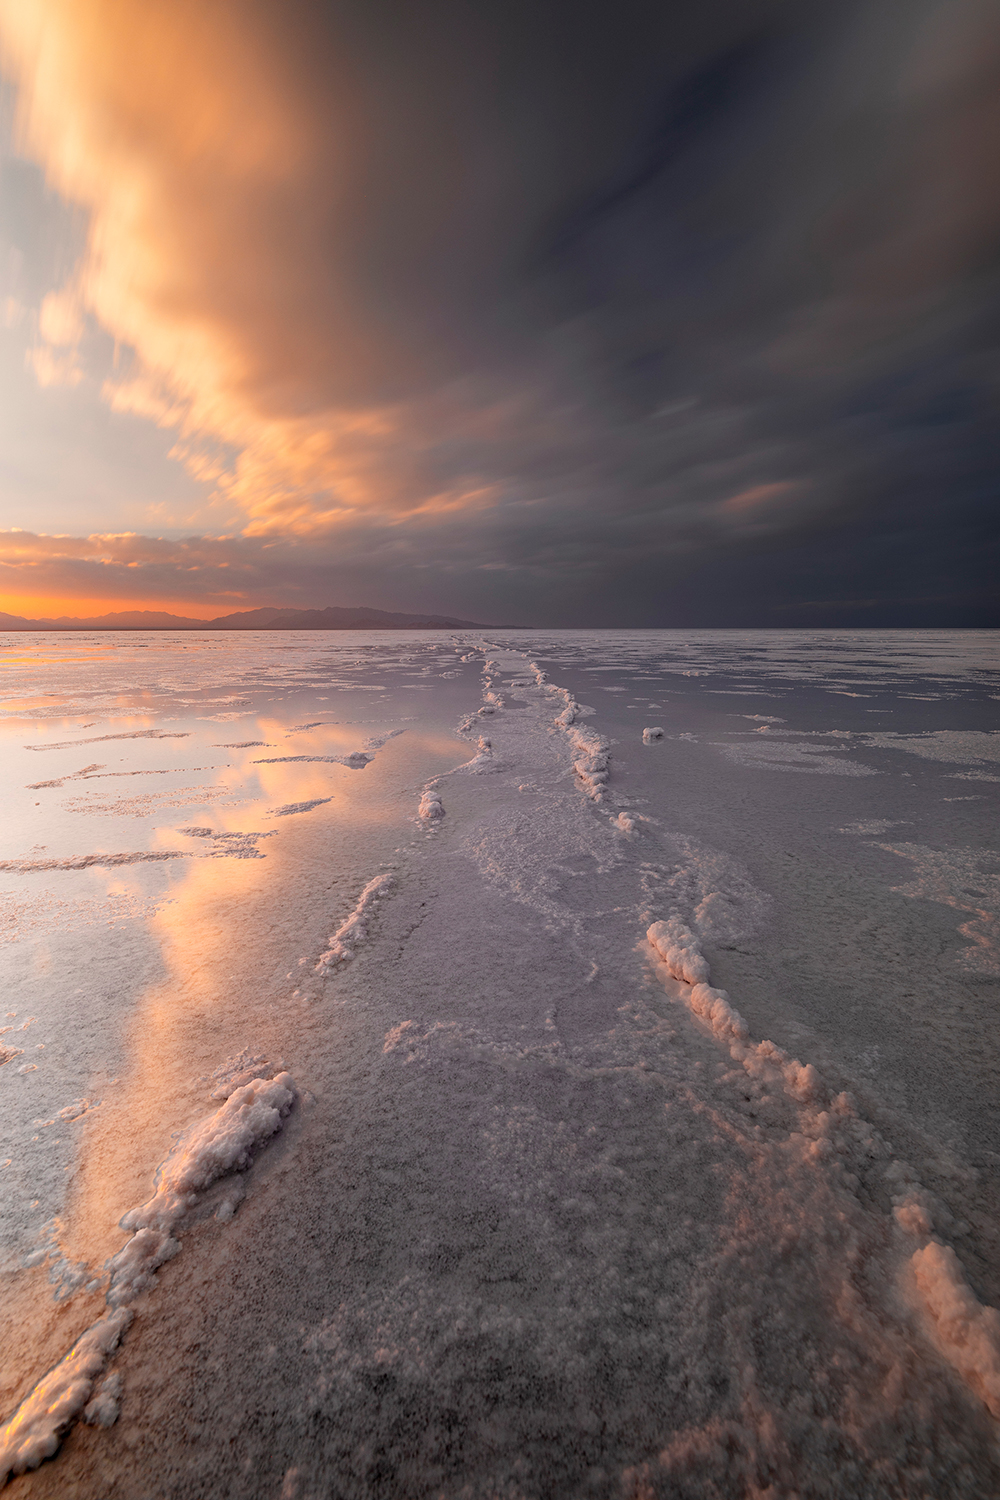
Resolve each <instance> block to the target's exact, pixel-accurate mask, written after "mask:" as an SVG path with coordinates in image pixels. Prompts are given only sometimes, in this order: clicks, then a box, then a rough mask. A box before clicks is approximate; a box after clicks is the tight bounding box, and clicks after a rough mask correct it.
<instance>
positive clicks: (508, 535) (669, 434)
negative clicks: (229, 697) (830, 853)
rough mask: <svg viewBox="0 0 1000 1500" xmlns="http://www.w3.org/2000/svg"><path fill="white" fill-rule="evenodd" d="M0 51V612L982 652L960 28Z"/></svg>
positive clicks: (68, 22)
mask: <svg viewBox="0 0 1000 1500" xmlns="http://www.w3.org/2000/svg"><path fill="white" fill-rule="evenodd" d="M29 10H30V11H31V15H30V16H29V15H28V11H29ZM0 38H2V48H3V52H2V56H3V64H4V68H5V71H6V74H7V77H8V80H9V82H8V85H7V88H8V93H7V95H6V96H5V97H6V103H7V111H6V117H5V118H6V122H7V123H6V126H5V129H6V137H7V139H6V145H5V147H4V153H3V159H2V162H0V167H2V176H0V265H2V267H4V268H5V269H3V270H2V275H3V277H5V278H6V281H5V284H0V298H6V303H5V304H4V305H5V306H6V308H7V312H6V315H5V323H6V326H5V329H4V331H3V338H4V339H5V340H6V341H7V342H6V346H5V347H4V348H3V350H2V351H0V352H2V361H0V366H2V367H0V396H2V395H3V393H4V392H6V400H7V407H8V413H9V415H8V419H7V420H6V422H4V421H3V420H0V485H2V488H0V524H3V525H4V526H6V527H8V528H9V529H8V530H7V531H6V532H4V534H3V535H2V536H0V608H5V609H10V610H13V611H14V612H18V613H27V614H31V613H32V612H33V611H32V609H31V607H30V604H31V601H32V600H37V601H44V606H45V607H44V608H42V607H39V608H37V609H36V610H35V611H34V612H35V613H38V614H42V613H54V612H56V611H55V609H54V608H52V607H51V606H52V604H53V602H54V601H58V603H59V612H68V613H84V612H94V611H93V609H92V608H89V607H88V609H86V610H85V609H84V608H83V607H77V606H78V605H81V604H83V603H86V604H87V605H88V606H93V605H96V604H100V605H101V607H104V608H116V607H119V608H120V607H126V606H132V605H135V604H139V605H145V606H146V607H153V608H161V607H168V608H169V607H173V608H177V609H179V610H181V612H185V613H192V612H194V613H201V614H204V615H205V616H208V615H213V614H219V613H223V612H226V611H229V610H232V609H237V608H240V607H247V608H250V607H254V606H256V605H259V604H273V603H282V604H288V605H292V606H296V607H305V606H322V605H326V604H354V603H365V604H369V605H375V606H379V607H384V608H390V609H401V610H432V611H437V612H447V613H453V614H459V615H462V616H466V617H470V618H474V619H482V620H487V621H493V622H496V623H503V624H549V625H594V626H598V625H608V626H610V625H664V626H683V625H702V626H705V625H719V626H731V625H766V626H791V625H795V626H831V625H836V626H839V625H849V626H864V625H872V626H885V625H913V626H943V625H954V626H974V625H996V624H1000V590H998V587H997V579H998V578H1000V565H998V557H997V529H998V528H997V520H996V514H997V493H998V477H1000V421H998V391H1000V358H998V334H1000V276H998V264H997V249H998V242H1000V9H998V7H997V5H996V3H995V0H858V3H852V0H836V3H824V0H656V3H652V0H650V3H647V0H624V3H622V0H617V3H615V4H613V5H612V4H610V3H603V4H586V3H580V0H574V3H563V0H531V3H527V0H419V3H417V0H412V3H400V0H343V3H336V4H334V3H320V0H280V3H278V0H267V3H263V0H231V3H228V0H197V3H196V0H39V3H38V4H37V5H35V6H32V7H26V6H24V5H23V3H21V0H0ZM15 528H20V529H15Z"/></svg>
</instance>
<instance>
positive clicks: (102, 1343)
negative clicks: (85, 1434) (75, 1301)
mask: <svg viewBox="0 0 1000 1500" xmlns="http://www.w3.org/2000/svg"><path fill="white" fill-rule="evenodd" d="M131 1321H132V1312H131V1310H130V1309H128V1308H120V1309H118V1310H117V1311H116V1312H110V1313H108V1314H107V1315H106V1316H105V1317H103V1318H100V1319H98V1321H97V1322H96V1323H93V1324H92V1325H91V1327H90V1328H88V1329H87V1331H86V1332H85V1333H82V1334H81V1335H80V1337H79V1338H78V1339H77V1341H76V1343H75V1344H74V1345H73V1347H72V1349H71V1350H70V1351H69V1353H68V1354H66V1355H64V1356H63V1358H62V1359H61V1360H60V1361H59V1363H58V1364H57V1365H56V1366H55V1367H54V1368H53V1369H52V1370H50V1371H49V1373H48V1374H47V1375H46V1376H45V1377H44V1379H43V1380H40V1381H39V1382H38V1384H37V1385H36V1386H35V1389H34V1390H33V1391H32V1392H31V1395H30V1396H27V1397H26V1398H25V1400H24V1401H22V1402H21V1405H20V1406H19V1407H18V1409H17V1411H16V1412H15V1414H14V1416H13V1417H11V1419H10V1421H9V1422H8V1423H7V1425H6V1427H4V1428H2V1429H0V1484H5V1483H6V1481H7V1479H8V1478H9V1476H10V1475H11V1474H23V1473H24V1472H25V1470H26V1469H37V1468H38V1465H39V1464H40V1463H41V1462H42V1460H43V1459H46V1458H51V1457H52V1455H53V1453H55V1451H56V1449H57V1448H58V1447H59V1443H60V1440H61V1438H62V1434H63V1432H64V1431H65V1430H66V1428H67V1427H68V1426H69V1424H70V1423H71V1422H72V1421H73V1419H74V1417H76V1416H77V1415H78V1414H79V1413H80V1412H81V1411H82V1410H83V1408H84V1406H86V1404H87V1402H88V1401H89V1400H90V1393H91V1391H92V1390H93V1385H94V1378H95V1376H97V1375H99V1374H100V1372H101V1370H102V1369H103V1368H104V1362H105V1360H106V1359H107V1357H108V1355H109V1354H111V1352H112V1351H113V1350H114V1349H115V1348H116V1346H117V1344H118V1341H119V1339H120V1338H121V1336H122V1334H123V1333H124V1332H125V1330H126V1328H127V1327H128V1325H129V1323H130V1322H131Z"/></svg>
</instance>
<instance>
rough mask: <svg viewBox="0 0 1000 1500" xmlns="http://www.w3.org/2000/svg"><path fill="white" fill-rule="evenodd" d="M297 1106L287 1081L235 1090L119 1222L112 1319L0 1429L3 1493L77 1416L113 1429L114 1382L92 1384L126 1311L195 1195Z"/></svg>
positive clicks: (168, 1250) (87, 1336) (176, 1246)
mask: <svg viewBox="0 0 1000 1500" xmlns="http://www.w3.org/2000/svg"><path fill="white" fill-rule="evenodd" d="M294 1101H295V1085H294V1084H293V1082H292V1079H291V1077H290V1075H289V1074H288V1073H278V1074H277V1075H276V1076H275V1077H274V1078H271V1079H264V1078H256V1079H254V1080H253V1081H251V1082H250V1083H247V1084H245V1085H243V1087H241V1088H237V1089H235V1090H234V1091H233V1092H232V1093H231V1094H230V1096H229V1098H228V1099H227V1100H226V1102H225V1103H224V1104H223V1105H222V1106H221V1108H220V1109H217V1110H216V1112H215V1114H213V1115H210V1116H209V1117H208V1119H207V1120H203V1121H202V1123H201V1124H200V1125H198V1126H196V1127H195V1128H194V1129H193V1130H192V1131H190V1132H189V1133H188V1135H187V1136H186V1137H184V1139H182V1140H181V1142H180V1143H179V1144H178V1146H177V1147H176V1149H175V1150H174V1151H173V1152H172V1153H171V1154H170V1156H168V1157H167V1159H166V1161H165V1162H164V1163H163V1164H162V1166H161V1167H160V1168H159V1171H158V1172H157V1175H156V1192H155V1193H154V1194H153V1197H152V1198H150V1199H149V1201H148V1202H147V1203H144V1204H142V1205H141V1206H140V1207H139V1208H134V1209H132V1210H131V1211H130V1212H129V1213H127V1214H126V1215H125V1216H124V1218H123V1219H122V1220H121V1225H122V1228H123V1229H131V1230H133V1231H134V1233H133V1234H132V1236H131V1238H130V1239H129V1240H128V1241H127V1243H126V1244H125V1245H123V1247H122V1249H121V1250H119V1251H118V1253H117V1255H114V1256H113V1257H112V1258H111V1260H110V1261H109V1262H108V1270H109V1271H110V1273H111V1284H110V1287H109V1289H108V1294H107V1303H108V1306H109V1308H110V1309H111V1311H110V1312H108V1313H106V1314H105V1315H104V1317H102V1318H99V1319H98V1320H97V1322H96V1323H93V1324H91V1326H90V1327H89V1328H88V1329H87V1330H86V1332H84V1333H83V1334H81V1336H80V1337H79V1338H78V1339H77V1341H76V1343H75V1344H74V1345H73V1347H72V1349H70V1351H69V1353H68V1354H66V1355H64V1357H63V1358H62V1359H61V1360H60V1361H59V1363H58V1364H57V1365H56V1366H55V1367H54V1368H53V1369H52V1370H50V1372H49V1373H48V1375H46V1376H45V1377H44V1379H42V1380H40V1381H39V1383H38V1384H37V1385H36V1386H35V1388H34V1390H33V1391H32V1392H31V1393H30V1395H28V1396H26V1397H25V1399H24V1400H23V1401H22V1402H21V1405H20V1406H19V1407H18V1409H17V1411H16V1412H15V1413H14V1416H13V1417H12V1418H11V1419H10V1421H9V1422H8V1423H7V1425H6V1426H5V1427H4V1428H2V1429H0V1485H2V1484H4V1483H5V1482H6V1480H7V1478H8V1477H9V1476H10V1475H11V1474H12V1473H13V1474H23V1473H24V1472H25V1470H27V1469H35V1468H37V1467H38V1465H39V1464H40V1463H41V1462H42V1460H43V1459H46V1458H51V1456H52V1455H53V1454H54V1453H55V1452H56V1450H57V1449H58V1447H59V1443H60V1441H61V1439H62V1435H63V1433H64V1432H65V1431H66V1429H67V1427H69V1425H70V1423H71V1422H72V1421H73V1420H74V1419H75V1418H76V1417H78V1416H79V1415H80V1414H81V1412H83V1413H84V1416H85V1419H86V1420H87V1421H90V1422H94V1423H97V1424H99V1425H102V1426H110V1425H111V1423H112V1422H113V1421H114V1419H115V1415H116V1414H117V1400H118V1395H119V1393H120V1382H117V1381H106V1382H103V1383H102V1386H101V1388H100V1390H99V1391H98V1392H97V1394H96V1395H93V1390H94V1381H95V1379H96V1377H97V1376H98V1375H99V1374H100V1373H101V1371H102V1369H103V1368H104V1365H105V1363H106V1361H107V1358H108V1356H109V1355H110V1354H111V1353H112V1352H113V1350H114V1349H115V1348H116V1346H117V1344H118V1342H119V1340H120V1338H121V1337H122V1335H123V1333H124V1332H125V1330H126V1329H127V1328H128V1326H129V1323H130V1322H131V1321H132V1316H133V1314H132V1309H131V1307H130V1306H129V1305H128V1304H129V1303H131V1302H133V1301H134V1300H135V1299H136V1297H138V1296H139V1295H140V1293H141V1292H144V1291H145V1290H146V1289H147V1288H148V1287H149V1286H151V1285H152V1284H153V1282H154V1279H155V1272H156V1271H157V1269H158V1268H159V1267H160V1266H161V1265H163V1264H164V1262H165V1261H168V1260H170V1259H172V1258H173V1256H175V1255H176V1254H177V1253H178V1251H179V1250H180V1248H181V1247H180V1243H179V1242H178V1241H177V1240H176V1239H174V1238H173V1236H172V1233H171V1231H173V1230H174V1229H176V1228H177V1227H178V1225H179V1224H180V1221H181V1220H182V1218H183V1217H184V1215H185V1214H186V1213H187V1212H188V1210H189V1209H191V1208H193V1207H194V1205H195V1204H196V1203H197V1201H198V1197H199V1194H200V1193H201V1192H203V1191H204V1190H205V1189H206V1188H208V1187H210V1186H211V1185H212V1183H214V1182H216V1181H217V1180H218V1179H219V1178H220V1177H225V1176H227V1175H228V1174H229V1173H230V1172H234V1171H238V1170H239V1169H240V1168H241V1167H245V1166H247V1165H248V1164H249V1162H250V1158H251V1156H252V1154H253V1151H254V1149H255V1148H256V1147H257V1146H259V1145H260V1144H261V1143H262V1142H263V1141H266V1140H268V1139H269V1138H270V1137H271V1136H272V1135H274V1134H275V1132H276V1131H278V1130H280V1129H281V1125H282V1120H283V1118H284V1116H285V1115H287V1113H288V1111H289V1110H290V1109H291V1107H292V1104H293V1103H294ZM92 1396H93V1399H92Z"/></svg>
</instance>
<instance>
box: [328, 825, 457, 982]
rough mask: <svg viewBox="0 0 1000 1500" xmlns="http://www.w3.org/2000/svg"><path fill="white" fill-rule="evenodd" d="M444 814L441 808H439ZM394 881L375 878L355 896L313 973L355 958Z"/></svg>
mask: <svg viewBox="0 0 1000 1500" xmlns="http://www.w3.org/2000/svg"><path fill="white" fill-rule="evenodd" d="M442 811H443V809H442ZM394 884H395V881H394V879H393V877H392V875H389V874H384V875H375V876H374V877H373V878H372V879H371V880H369V882H368V884H367V885H366V886H365V888H364V890H363V891H362V892H361V895H360V896H359V897H358V904H357V906H356V907H355V908H354V910H353V911H352V912H351V914H350V916H349V917H348V918H347V919H346V921H344V922H342V923H341V924H340V926H339V927H338V928H337V930H336V932H335V933H334V934H333V937H332V938H331V939H330V946H329V948H328V949H327V950H326V952H325V953H321V954H320V956H319V958H318V960H317V962H316V972H317V973H320V974H326V973H329V972H330V970H331V969H332V968H333V967H334V965H335V964H342V963H347V961H348V960H349V959H352V958H353V957H354V950H355V948H357V946H358V944H359V943H363V942H364V940H365V938H366V937H367V936H368V927H367V919H368V917H369V915H370V914H371V913H372V912H373V911H374V910H375V908H376V907H377V906H378V904H379V902H380V901H381V900H382V898H383V897H384V896H387V895H388V894H389V892H390V891H391V890H392V887H393V885H394Z"/></svg>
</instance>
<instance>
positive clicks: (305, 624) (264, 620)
mask: <svg viewBox="0 0 1000 1500" xmlns="http://www.w3.org/2000/svg"><path fill="white" fill-rule="evenodd" d="M484 628H485V627H484V626H482V625H480V624H479V623H478V622H477V621H476V620H456V619H454V618H453V617H452V616H451V615H401V614H395V613H393V612H392V611H391V610H387V609H336V608H334V607H333V606H331V607H330V608H329V609H245V610H241V611H239V612H238V613H237V614H234V615H219V616H218V617H217V618H216V619H214V620H191V619H188V618H187V617H186V616H185V615H168V614H165V613H164V612H163V611H162V610H155V609H125V610H119V611H118V612H117V613H116V614H110V615H94V616H91V617H90V618H88V619H75V618H74V617H73V616H71V615H60V616H59V618H58V619H57V620H27V619H25V618H24V616H23V615H6V614H3V613H2V612H0V632H2V631H4V630H451V629H460V630H468V629H472V630H482V629H484Z"/></svg>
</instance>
